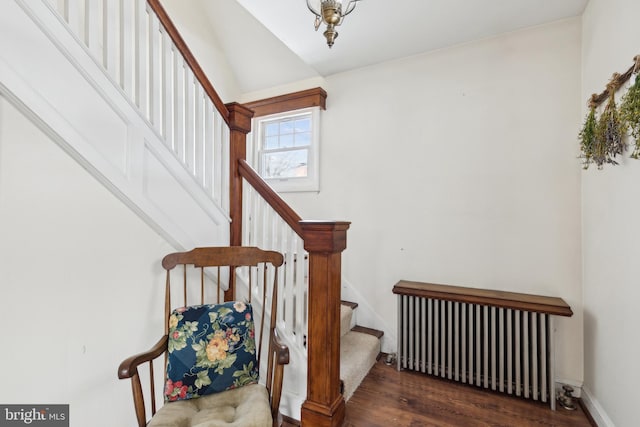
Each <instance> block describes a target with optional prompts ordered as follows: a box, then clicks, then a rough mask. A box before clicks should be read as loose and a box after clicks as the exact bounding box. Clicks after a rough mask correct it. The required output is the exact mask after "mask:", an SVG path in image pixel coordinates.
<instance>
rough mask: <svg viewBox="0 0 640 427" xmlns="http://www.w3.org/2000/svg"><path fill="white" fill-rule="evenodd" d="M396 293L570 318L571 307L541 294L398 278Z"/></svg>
mask: <svg viewBox="0 0 640 427" xmlns="http://www.w3.org/2000/svg"><path fill="white" fill-rule="evenodd" d="M393 293H394V294H396V295H411V296H417V297H423V298H434V299H440V300H445V301H455V302H462V303H468V304H480V305H489V306H494V307H501V308H511V309H514V310H523V311H533V312H536V313H545V314H552V315H556V316H566V317H571V316H572V315H573V311H571V307H569V305H568V304H567V303H566V302H565V301H564V300H563V299H562V298H556V297H547V296H541V295H529V294H521V293H517V292H504V291H495V290H488V289H476V288H466V287H462V286H450V285H436V284H433V283H422V282H411V281H408V280H401V281H399V282H398V283H396V285H395V286H394V287H393Z"/></svg>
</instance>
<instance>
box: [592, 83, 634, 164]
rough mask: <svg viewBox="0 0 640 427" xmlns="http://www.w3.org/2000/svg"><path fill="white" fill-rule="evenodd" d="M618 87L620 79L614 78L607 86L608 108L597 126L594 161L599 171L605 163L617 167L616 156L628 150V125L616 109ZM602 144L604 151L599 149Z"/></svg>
mask: <svg viewBox="0 0 640 427" xmlns="http://www.w3.org/2000/svg"><path fill="white" fill-rule="evenodd" d="M618 87H619V83H618V78H617V77H615V76H614V78H613V79H612V80H611V82H610V83H609V84H608V85H607V90H608V93H609V100H608V101H607V106H606V107H605V108H604V111H603V112H602V114H601V115H600V119H599V120H598V124H597V126H596V150H595V152H594V155H593V160H594V162H595V163H596V165H598V169H602V165H603V164H604V163H610V164H613V165H617V164H618V162H616V161H615V158H616V156H618V155H622V154H623V153H624V152H625V151H626V149H627V143H626V142H625V140H624V137H625V134H626V133H627V127H626V123H625V122H624V121H623V120H621V119H620V115H619V114H618V109H617V108H616V99H615V96H616V91H617V90H618ZM600 140H601V141H600ZM600 142H602V143H603V145H604V147H603V148H604V150H599V149H598V148H599V147H598V145H599V143H600ZM601 151H603V152H601Z"/></svg>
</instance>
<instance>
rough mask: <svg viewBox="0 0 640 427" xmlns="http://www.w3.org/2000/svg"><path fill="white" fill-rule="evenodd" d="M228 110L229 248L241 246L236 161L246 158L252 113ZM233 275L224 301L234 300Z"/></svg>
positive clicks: (237, 106) (239, 183)
mask: <svg viewBox="0 0 640 427" xmlns="http://www.w3.org/2000/svg"><path fill="white" fill-rule="evenodd" d="M226 107H227V109H228V110H229V131H230V132H229V133H230V137H229V163H230V164H229V217H230V218H231V225H230V227H231V229H230V230H229V246H241V245H242V176H241V175H240V173H239V172H238V161H239V160H245V159H246V158H247V134H248V133H249V132H251V118H252V117H253V111H252V110H250V109H248V108H247V107H245V106H243V105H242V104H238V103H236V102H232V103H230V104H226ZM235 290H236V287H235V275H233V274H231V275H230V276H229V289H228V290H227V291H225V293H224V299H225V301H233V300H235Z"/></svg>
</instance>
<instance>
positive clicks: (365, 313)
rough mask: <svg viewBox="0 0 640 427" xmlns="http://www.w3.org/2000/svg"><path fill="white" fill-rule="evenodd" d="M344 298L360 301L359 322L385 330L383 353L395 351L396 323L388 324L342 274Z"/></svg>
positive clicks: (382, 339)
mask: <svg viewBox="0 0 640 427" xmlns="http://www.w3.org/2000/svg"><path fill="white" fill-rule="evenodd" d="M341 291H342V299H343V300H346V301H354V302H357V303H358V308H357V309H356V310H357V311H358V313H357V323H358V324H359V325H366V326H367V327H369V328H373V329H377V330H380V331H382V332H384V335H383V336H382V338H381V341H382V349H381V351H382V352H383V353H395V352H396V348H397V345H398V343H397V336H398V334H397V333H396V329H395V325H389V324H387V323H386V322H385V321H384V319H383V318H382V317H381V316H380V315H379V314H378V313H376V311H375V310H374V309H373V307H371V305H370V304H369V302H368V301H367V298H365V296H364V295H363V294H362V293H360V292H358V290H357V289H356V288H355V287H354V286H353V285H352V284H351V283H350V282H349V280H347V279H346V278H345V277H344V275H343V276H342V290H341Z"/></svg>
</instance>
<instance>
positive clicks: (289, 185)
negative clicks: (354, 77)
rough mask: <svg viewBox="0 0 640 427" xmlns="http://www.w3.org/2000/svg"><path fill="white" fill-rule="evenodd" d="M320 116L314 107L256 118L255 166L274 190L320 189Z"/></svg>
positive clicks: (317, 109) (318, 109) (318, 110)
mask: <svg viewBox="0 0 640 427" xmlns="http://www.w3.org/2000/svg"><path fill="white" fill-rule="evenodd" d="M319 116H320V108H319V107H312V108H304V109H300V110H295V111H289V112H285V113H278V114H271V115H268V116H261V117H258V118H256V119H254V120H255V122H254V129H255V132H254V147H255V161H254V167H256V169H257V170H258V172H259V173H260V175H261V176H262V177H263V178H264V179H265V180H266V181H267V182H268V183H269V184H270V185H271V186H272V187H273V188H274V190H276V191H281V192H287V191H292V192H293V191H318V190H319V173H318V172H319V169H318V167H319V155H318V154H319V149H318V146H319V140H318V136H319V130H318V127H319V126H318V124H319Z"/></svg>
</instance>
